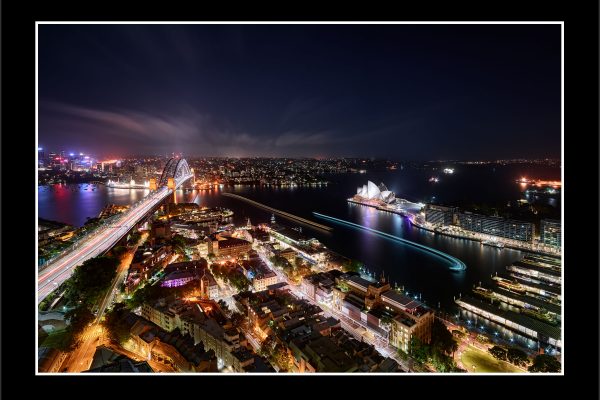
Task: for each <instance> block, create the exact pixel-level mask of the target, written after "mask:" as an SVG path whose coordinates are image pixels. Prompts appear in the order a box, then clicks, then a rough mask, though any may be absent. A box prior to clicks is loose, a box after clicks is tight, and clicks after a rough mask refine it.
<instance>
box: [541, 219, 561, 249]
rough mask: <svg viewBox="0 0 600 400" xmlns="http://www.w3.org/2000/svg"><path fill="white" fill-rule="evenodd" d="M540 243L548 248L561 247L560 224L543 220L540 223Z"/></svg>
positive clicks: (555, 221) (552, 220)
mask: <svg viewBox="0 0 600 400" xmlns="http://www.w3.org/2000/svg"><path fill="white" fill-rule="evenodd" d="M540 241H541V242H542V243H543V244H545V245H548V246H553V247H557V248H559V249H560V247H561V223H560V221H557V220H554V219H543V220H542V221H541V223H540Z"/></svg>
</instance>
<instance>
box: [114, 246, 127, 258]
mask: <svg viewBox="0 0 600 400" xmlns="http://www.w3.org/2000/svg"><path fill="white" fill-rule="evenodd" d="M112 252H113V254H114V255H115V257H117V258H121V257H123V256H124V255H125V253H127V247H125V246H115V247H114V248H113V249H112Z"/></svg>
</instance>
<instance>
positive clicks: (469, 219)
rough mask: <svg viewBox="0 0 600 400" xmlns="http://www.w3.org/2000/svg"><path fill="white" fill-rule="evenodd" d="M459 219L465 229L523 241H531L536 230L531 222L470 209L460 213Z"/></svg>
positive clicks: (460, 224) (459, 223)
mask: <svg viewBox="0 0 600 400" xmlns="http://www.w3.org/2000/svg"><path fill="white" fill-rule="evenodd" d="M457 219H458V221H457V222H458V225H459V226H460V227H461V228H463V229H466V230H469V231H473V232H479V233H484V234H487V235H492V236H500V237H503V238H506V239H512V240H520V241H523V242H531V241H532V240H533V234H534V232H535V229H534V225H533V224H532V223H530V222H524V221H517V220H513V219H504V218H500V217H488V216H485V215H481V214H473V213H470V212H468V211H466V212H461V213H458V214H457Z"/></svg>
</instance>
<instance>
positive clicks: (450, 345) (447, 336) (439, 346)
mask: <svg viewBox="0 0 600 400" xmlns="http://www.w3.org/2000/svg"><path fill="white" fill-rule="evenodd" d="M431 345H432V347H433V348H434V350H436V351H437V352H440V353H443V354H445V355H449V354H453V353H454V352H455V351H456V350H457V349H458V344H457V343H456V340H454V337H453V336H452V333H450V331H449V330H448V328H446V325H444V323H443V322H441V321H440V320H439V319H437V318H436V319H434V320H433V326H432V328H431Z"/></svg>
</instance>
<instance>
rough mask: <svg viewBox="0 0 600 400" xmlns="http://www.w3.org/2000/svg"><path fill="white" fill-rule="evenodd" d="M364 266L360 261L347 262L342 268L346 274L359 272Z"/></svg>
mask: <svg viewBox="0 0 600 400" xmlns="http://www.w3.org/2000/svg"><path fill="white" fill-rule="evenodd" d="M363 266H364V264H363V263H361V262H360V261H358V260H346V261H344V263H343V264H342V267H343V268H344V271H346V272H359V271H360V270H361V269H362V268H363Z"/></svg>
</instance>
